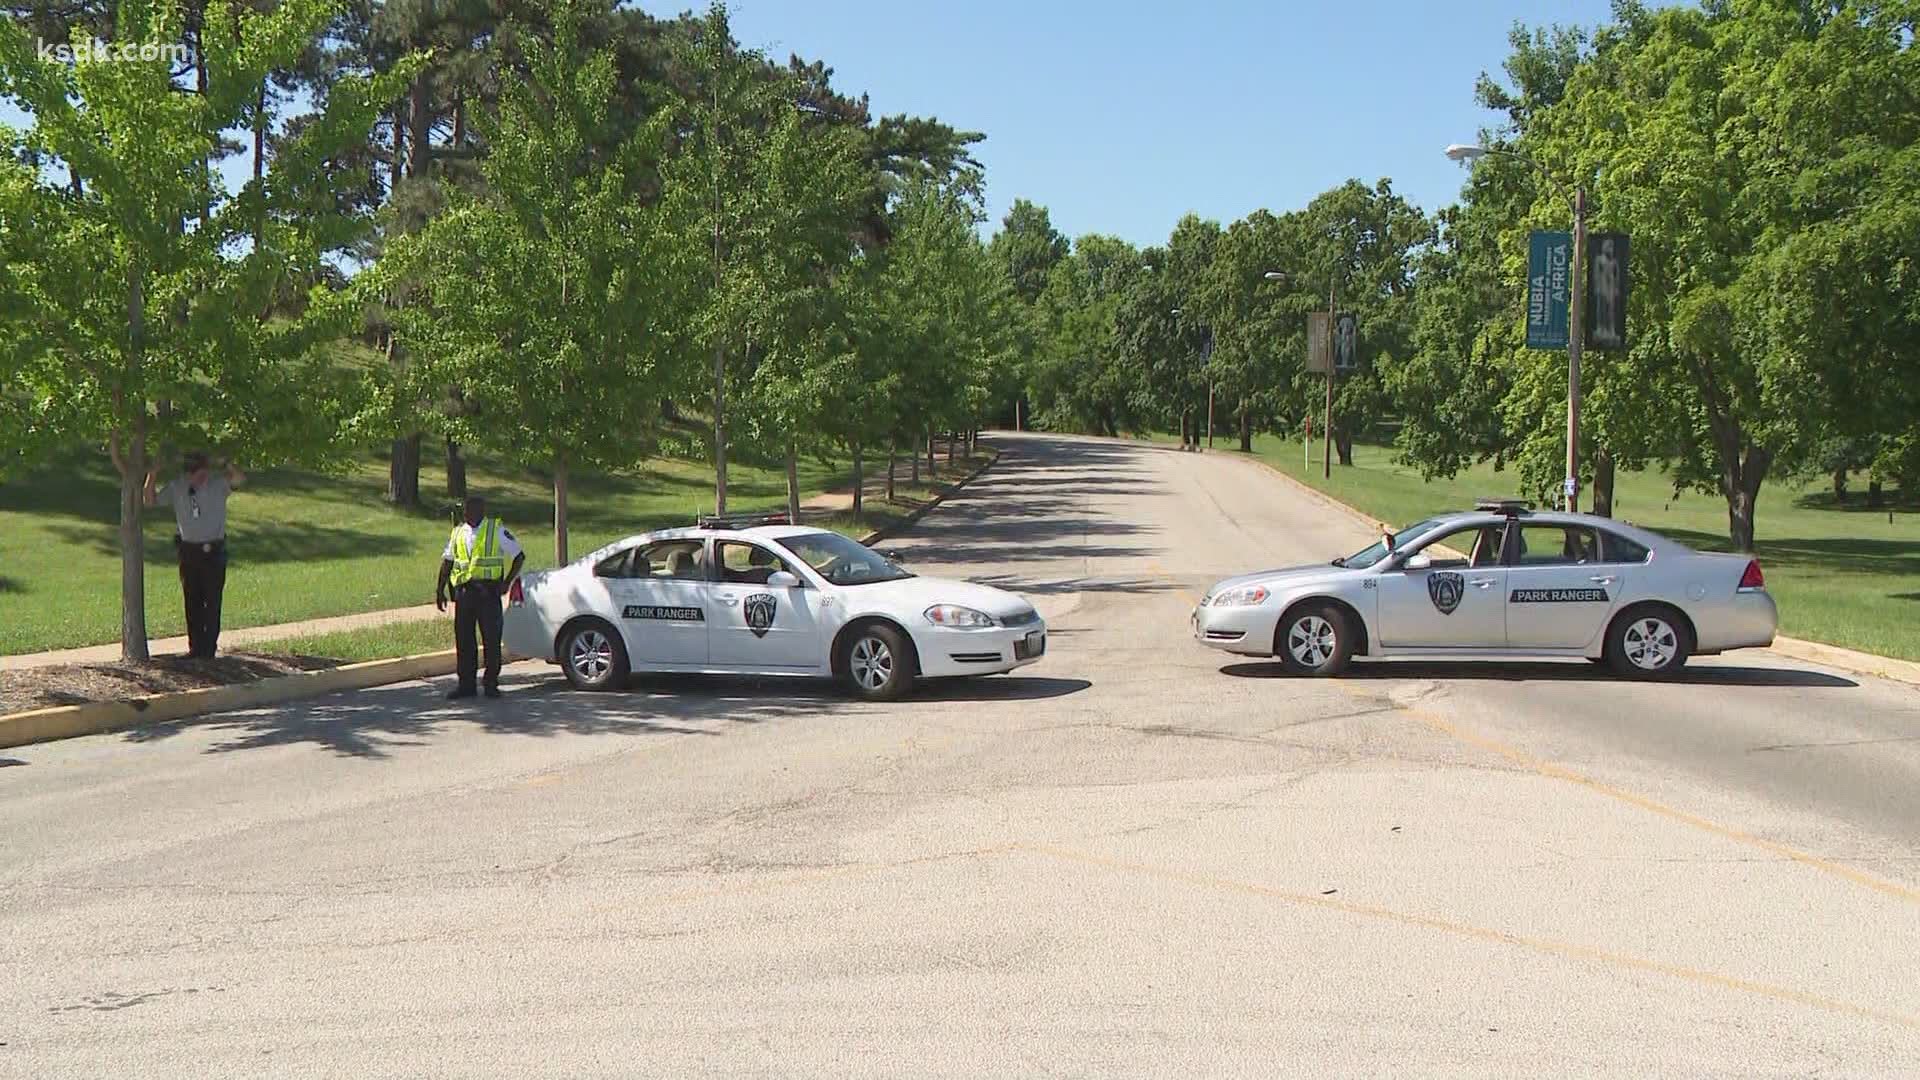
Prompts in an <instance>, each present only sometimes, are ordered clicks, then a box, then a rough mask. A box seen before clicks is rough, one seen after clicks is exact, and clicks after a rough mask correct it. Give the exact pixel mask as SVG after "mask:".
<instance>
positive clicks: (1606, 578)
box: [1587, 574, 1613, 585]
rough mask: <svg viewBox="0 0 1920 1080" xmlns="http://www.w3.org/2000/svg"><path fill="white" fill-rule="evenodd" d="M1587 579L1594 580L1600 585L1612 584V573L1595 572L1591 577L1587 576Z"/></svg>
mask: <svg viewBox="0 0 1920 1080" xmlns="http://www.w3.org/2000/svg"><path fill="white" fill-rule="evenodd" d="M1587 580H1588V581H1592V582H1596V583H1598V584H1601V585H1611V584H1613V575H1612V574H1595V575H1593V576H1592V577H1590V578H1588V579H1587Z"/></svg>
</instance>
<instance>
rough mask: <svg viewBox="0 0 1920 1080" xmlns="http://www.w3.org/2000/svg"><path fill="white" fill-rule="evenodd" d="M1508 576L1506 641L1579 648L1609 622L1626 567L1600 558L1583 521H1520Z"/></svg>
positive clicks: (1520, 645) (1529, 646) (1523, 646)
mask: <svg viewBox="0 0 1920 1080" xmlns="http://www.w3.org/2000/svg"><path fill="white" fill-rule="evenodd" d="M1519 533H1520V539H1519V543H1517V544H1516V545H1515V549H1514V552H1513V558H1512V559H1511V560H1510V562H1511V564H1512V569H1511V570H1510V571H1509V573H1508V577H1507V641H1508V643H1510V644H1511V645H1513V647H1514V648H1516V649H1577V648H1580V647H1581V646H1583V645H1586V644H1587V643H1588V642H1590V641H1592V640H1593V639H1594V638H1595V637H1596V636H1597V635H1598V634H1599V633H1600V630H1601V628H1602V627H1604V626H1606V624H1607V616H1608V614H1610V613H1611V612H1612V611H1613V605H1614V603H1615V602H1616V601H1618V600H1619V599H1620V590H1621V586H1622V585H1623V584H1625V581H1626V575H1627V573H1628V572H1629V571H1628V568H1627V567H1625V566H1621V565H1618V564H1613V563H1606V562H1603V561H1601V559H1600V554H1599V552H1600V549H1599V543H1598V537H1596V536H1595V534H1594V531H1593V530H1592V529H1590V528H1588V527H1587V526H1585V525H1553V524H1547V523H1544V522H1541V523H1535V524H1527V523H1522V524H1521V526H1520V530H1519Z"/></svg>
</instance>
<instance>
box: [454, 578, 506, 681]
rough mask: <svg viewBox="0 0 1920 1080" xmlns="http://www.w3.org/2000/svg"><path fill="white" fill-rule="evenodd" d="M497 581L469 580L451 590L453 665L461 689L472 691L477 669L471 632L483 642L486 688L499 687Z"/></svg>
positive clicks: (498, 591)
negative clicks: (477, 633) (458, 675)
mask: <svg viewBox="0 0 1920 1080" xmlns="http://www.w3.org/2000/svg"><path fill="white" fill-rule="evenodd" d="M500 584H501V583H500V582H497V581H469V582H467V583H466V584H464V585H459V586H456V587H455V588H454V590H453V648H454V654H455V655H454V662H455V666H456V668H457V670H458V671H459V673H460V688H461V689H462V690H472V689H473V676H474V672H475V669H476V668H478V667H479V664H478V663H477V661H478V660H479V657H477V656H475V655H474V654H475V652H476V650H475V648H474V645H475V642H474V640H473V636H474V630H475V629H476V628H477V629H478V630H479V631H480V637H481V638H482V639H483V640H485V642H486V649H487V685H488V686H490V687H492V686H499V685H500V624H501V623H502V621H503V619H502V616H501V612H500V596H501V590H500Z"/></svg>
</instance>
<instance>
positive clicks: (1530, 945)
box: [1015, 844, 1920, 1029]
mask: <svg viewBox="0 0 1920 1080" xmlns="http://www.w3.org/2000/svg"><path fill="white" fill-rule="evenodd" d="M1015 848H1016V850H1020V851H1027V852H1031V853H1033V854H1036V855H1046V856H1049V857H1052V858H1056V859H1062V860H1067V861H1071V862H1079V863H1085V864H1089V865H1093V866H1102V867H1106V868H1109V869H1113V870H1126V871H1130V872H1132V873H1137V874H1145V875H1147V876H1150V877H1157V878H1161V879H1163V880H1166V881H1177V882H1181V883H1184V884H1188V885H1199V886H1204V887H1207V888H1212V889H1221V890H1226V891H1229V892H1240V893H1247V894H1250V895H1254V896H1261V897H1265V898H1268V899H1272V900H1282V901H1285V902H1287V903H1290V904H1297V905H1299V906H1302V907H1314V908H1321V909H1324V910H1327V911H1338V912H1342V913H1344V914H1348V915H1360V916H1365V917H1367V918H1372V919H1382V920H1385V921H1388V922H1396V923H1399V924H1401V925H1403V926H1413V927H1419V928H1422V929H1427V930H1438V931H1441V932H1442V933H1447V934H1452V935H1454V936H1456V937H1464V938H1470V939H1473V940H1476V941H1486V942H1493V943H1497V944H1503V945H1516V946H1519V947H1521V948H1525V949H1532V950H1534V951H1536V952H1543V953H1548V954H1551V955H1554V956H1561V957H1566V958H1568V959H1573V960H1590V961H1594V962H1596V963H1602V964H1611V965H1613V966H1615V967H1624V968H1630V969H1633V970H1636V971H1646V972H1652V973H1654V974H1658V975H1666V976H1670V977H1672V978H1676V979H1684V980H1686V981H1688V982H1694V983H1700V984H1703V985H1707V986H1718V987H1721V988H1723V989H1728V990H1739V991H1742V992H1744V993H1749V994H1757V995H1759V996H1761V997H1768V998H1773V999H1774V1000H1776V1001H1786V1002H1792V1003H1794V1004H1799V1005H1811V1006H1813V1007H1815V1008H1819V1009H1826V1010H1828V1011H1830V1012H1836V1013H1844V1014H1846V1015H1849V1016H1855V1017H1859V1018H1862V1019H1867V1020H1876V1021H1879V1022H1881V1023H1887V1024H1894V1025H1897V1026H1899V1027H1905V1028H1914V1029H1920V1014H1915V1013H1903V1012H1896V1011H1893V1010H1891V1009H1877V1008H1874V1007H1872V1006H1868V1005H1856V1004H1853V1003H1852V1002H1847V1001H1840V1000H1837V999H1835V998H1828V997H1822V996H1820V995H1818V994H1812V993H1808V992H1806V991H1804V990H1795V989H1793V988H1792V987H1789V986H1777V985H1774V984H1772V983H1763V982H1755V981H1753V980H1751V979H1741V978H1737V977H1735V976H1732V975H1722V974H1720V973H1718V972H1714V971H1704V970H1701V969H1699V968H1691V967H1686V966H1684V965H1681V964H1669V963H1666V962H1664V961H1660V960H1648V959H1646V958H1644V957H1639V956H1632V955H1629V954H1627V953H1618V952H1613V951H1611V950H1607V949H1599V948H1595V947H1593V946H1591V945H1581V944H1578V943H1576V942H1569V941H1555V940H1553V939H1550V938H1540V937H1532V936H1529V935H1525V934H1515V933H1510V932H1508V931H1504V930H1492V929H1488V928H1486V927H1483V926H1474V925H1472V924H1470V923H1462V922H1455V921H1454V920H1452V919H1443V918H1439V917H1437V916H1432V915H1418V914H1413V913H1410V912H1404V911H1394V910H1392V909H1391V908H1383V907H1377V906H1375V905H1372V904H1359V903H1355V902H1353V901H1351V900H1340V899H1336V898H1334V897H1331V896H1316V895H1314V894H1312V893H1302V892H1293V891H1290V890H1287V889H1277V888H1274V887H1272V886H1268V885H1259V884H1255V883H1253V882H1250V881H1235V880H1233V879H1231V878H1222V877H1215V876H1212V875H1210V874H1200V873H1194V872H1191V871H1186V870H1175V869H1171V868H1168V867H1160V866H1150V865H1147V864H1145V863H1134V862H1128V861H1125V860H1123V859H1114V858H1109V857H1107V856H1104V855H1095V854H1092V853H1089V852H1083V851H1073V850H1070V849H1067V848H1058V847H1051V846H1034V845H1028V844H1019V845H1015Z"/></svg>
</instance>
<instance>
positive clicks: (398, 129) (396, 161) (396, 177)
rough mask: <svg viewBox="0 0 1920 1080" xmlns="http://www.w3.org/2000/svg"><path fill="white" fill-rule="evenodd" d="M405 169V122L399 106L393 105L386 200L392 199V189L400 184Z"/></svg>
mask: <svg viewBox="0 0 1920 1080" xmlns="http://www.w3.org/2000/svg"><path fill="white" fill-rule="evenodd" d="M406 170H407V123H406V119H405V117H404V116H403V115H402V114H401V112H400V107H399V106H398V105H395V106H394V107H393V154H392V156H391V157H390V158H389V159H388V161H387V200H388V201H389V202H391V201H392V200H393V192H394V189H395V188H397V187H399V186H400V178H401V177H402V176H404V175H406Z"/></svg>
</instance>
